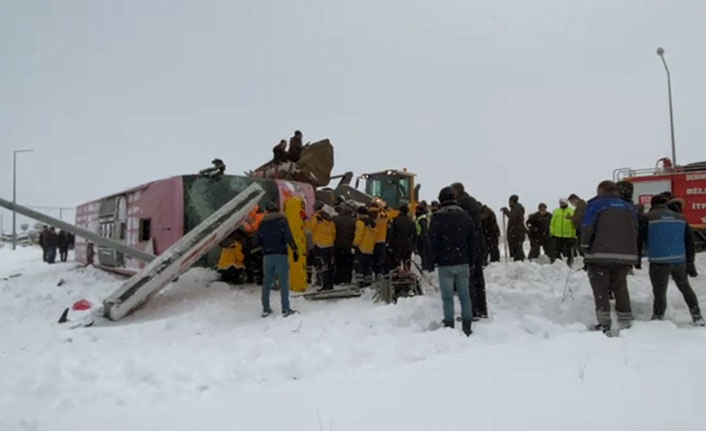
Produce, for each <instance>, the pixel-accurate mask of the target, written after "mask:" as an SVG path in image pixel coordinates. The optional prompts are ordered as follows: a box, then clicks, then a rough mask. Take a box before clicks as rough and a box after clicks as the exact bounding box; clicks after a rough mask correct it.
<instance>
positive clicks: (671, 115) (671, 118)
mask: <svg viewBox="0 0 706 431" xmlns="http://www.w3.org/2000/svg"><path fill="white" fill-rule="evenodd" d="M657 55H659V56H660V58H661V59H662V63H664V70H666V71H667V90H668V92H669V127H670V130H671V133H672V164H673V165H674V167H675V168H676V167H677V147H676V144H675V143H674V110H673V109H672V75H671V74H670V73H669V67H667V61H666V60H665V59H664V48H662V47H659V48H657Z"/></svg>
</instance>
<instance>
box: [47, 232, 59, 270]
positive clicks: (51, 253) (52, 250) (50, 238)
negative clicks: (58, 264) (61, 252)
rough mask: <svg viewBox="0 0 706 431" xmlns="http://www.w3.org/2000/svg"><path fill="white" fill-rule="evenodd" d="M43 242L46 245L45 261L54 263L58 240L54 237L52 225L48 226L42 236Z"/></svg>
mask: <svg viewBox="0 0 706 431" xmlns="http://www.w3.org/2000/svg"><path fill="white" fill-rule="evenodd" d="M44 244H45V246H46V247H47V263H54V261H55V260H56V247H57V245H58V240H57V237H56V229H54V228H53V227H51V228H49V232H47V234H46V236H45V237H44Z"/></svg>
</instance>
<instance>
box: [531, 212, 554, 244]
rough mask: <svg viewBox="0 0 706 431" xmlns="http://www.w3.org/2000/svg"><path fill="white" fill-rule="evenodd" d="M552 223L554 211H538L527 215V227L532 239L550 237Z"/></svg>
mask: <svg viewBox="0 0 706 431" xmlns="http://www.w3.org/2000/svg"><path fill="white" fill-rule="evenodd" d="M551 223H552V213H550V212H545V213H544V214H542V213H540V212H539V211H537V212H536V213H533V214H530V216H529V217H527V229H528V231H529V237H530V239H531V240H541V239H549V228H550V226H551Z"/></svg>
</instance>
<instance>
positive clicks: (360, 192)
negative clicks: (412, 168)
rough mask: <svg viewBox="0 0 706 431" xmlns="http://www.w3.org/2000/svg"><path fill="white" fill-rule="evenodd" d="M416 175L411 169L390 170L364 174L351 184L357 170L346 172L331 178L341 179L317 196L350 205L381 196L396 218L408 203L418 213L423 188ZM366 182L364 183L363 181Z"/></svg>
mask: <svg viewBox="0 0 706 431" xmlns="http://www.w3.org/2000/svg"><path fill="white" fill-rule="evenodd" d="M415 177H416V175H415V174H413V173H411V172H408V171H407V169H402V170H401V171H400V170H396V169H387V170H385V171H379V172H372V173H367V174H363V175H360V176H359V177H358V178H357V179H356V182H355V187H354V186H351V182H352V180H353V173H352V172H346V173H345V174H343V175H336V176H333V177H331V179H339V180H340V181H339V183H338V185H337V186H336V187H335V188H325V189H320V190H319V191H318V192H317V196H316V197H317V199H318V200H320V201H323V202H325V203H326V204H328V205H332V206H333V205H338V204H341V203H342V204H346V205H348V206H350V207H353V208H355V207H357V206H362V205H367V204H369V203H370V202H371V201H373V200H376V199H379V200H381V201H383V202H384V203H385V204H386V205H387V207H388V208H389V210H390V212H391V215H392V217H393V218H394V217H397V215H398V214H399V209H400V207H401V206H402V205H404V204H407V205H409V208H410V214H414V212H415V210H416V208H417V205H418V204H419V189H420V188H421V185H419V184H416V182H415ZM361 182H362V183H364V184H361Z"/></svg>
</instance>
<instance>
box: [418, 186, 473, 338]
mask: <svg viewBox="0 0 706 431" xmlns="http://www.w3.org/2000/svg"><path fill="white" fill-rule="evenodd" d="M455 197H456V196H455V195H454V191H453V190H452V189H451V187H444V188H443V189H442V190H441V192H439V201H440V202H441V207H440V208H439V210H438V211H437V212H436V213H435V214H434V216H433V217H432V219H431V225H430V227H429V254H430V257H431V259H432V261H433V263H434V264H435V265H436V266H437V267H438V273H439V286H440V288H441V299H442V300H443V304H444V326H446V327H451V328H453V326H454V321H455V318H454V290H455V291H456V293H457V294H458V297H459V300H460V301H461V316H462V319H463V332H464V333H465V334H466V335H470V334H471V332H472V331H471V320H472V318H473V308H472V304H471V295H470V291H469V287H468V284H469V280H470V276H471V267H472V266H473V265H475V264H476V263H477V262H478V261H479V260H480V259H479V257H478V249H479V247H478V242H480V237H479V236H478V229H477V228H476V227H475V226H474V224H473V219H472V218H471V216H469V215H468V213H466V211H464V210H463V209H462V208H461V207H459V206H458V205H456V201H455Z"/></svg>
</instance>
